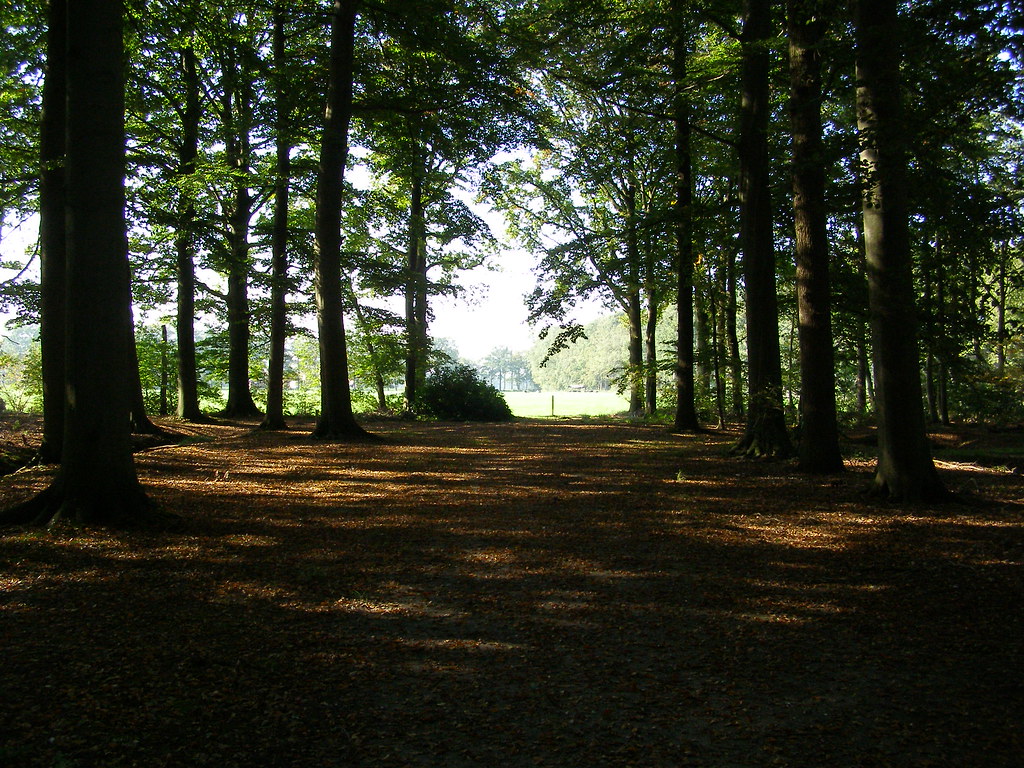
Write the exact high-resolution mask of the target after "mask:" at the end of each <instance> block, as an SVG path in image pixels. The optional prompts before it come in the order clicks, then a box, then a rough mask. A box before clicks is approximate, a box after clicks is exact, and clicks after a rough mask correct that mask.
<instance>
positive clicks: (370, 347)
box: [349, 281, 388, 413]
mask: <svg viewBox="0 0 1024 768" xmlns="http://www.w3.org/2000/svg"><path fill="white" fill-rule="evenodd" d="M349 293H350V296H351V301H352V309H353V311H354V312H355V315H356V323H358V324H359V328H360V330H361V331H362V333H363V336H364V338H365V339H366V352H367V354H368V355H369V356H370V363H371V365H372V366H373V383H374V387H375V388H376V390H377V409H378V410H379V411H380V412H381V413H385V412H386V411H387V410H388V398H387V393H386V392H385V391H384V374H383V373H381V370H382V367H383V366H382V361H381V358H380V352H379V350H378V349H377V346H376V345H375V344H374V343H373V342H372V341H371V340H370V339H371V335H372V333H373V328H372V327H371V326H370V323H369V322H368V320H367V318H366V314H365V313H364V312H363V308H362V307H361V306H359V298H358V297H357V296H356V290H355V286H354V285H352V283H351V281H349Z"/></svg>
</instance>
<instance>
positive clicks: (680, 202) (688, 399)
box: [672, 0, 700, 431]
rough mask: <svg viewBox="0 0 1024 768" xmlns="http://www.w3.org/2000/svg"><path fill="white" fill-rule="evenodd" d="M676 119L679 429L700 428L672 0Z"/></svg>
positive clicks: (688, 161)
mask: <svg viewBox="0 0 1024 768" xmlns="http://www.w3.org/2000/svg"><path fill="white" fill-rule="evenodd" d="M672 16H673V19H672V20H673V26H674V29H675V34H674V39H673V41H672V80H673V83H672V85H673V88H674V93H673V104H672V108H673V109H672V112H673V114H672V119H673V123H674V125H675V159H676V184H675V190H676V201H675V215H676V221H675V235H676V264H675V272H676V361H675V381H676V412H675V421H674V426H675V429H677V430H679V431H693V430H696V429H699V428H700V423H699V421H698V420H697V407H696V398H695V395H694V370H693V366H694V354H693V330H694V329H693V160H692V157H691V147H692V143H691V133H692V132H691V126H690V99H689V96H688V95H687V93H686V74H687V73H686V59H687V56H688V54H689V51H688V47H689V42H690V41H689V39H688V36H687V35H686V33H685V27H684V24H685V21H684V19H683V9H682V7H681V3H680V2H679V1H678V0H676V1H675V2H673V4H672Z"/></svg>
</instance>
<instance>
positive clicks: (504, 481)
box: [0, 416, 1024, 768]
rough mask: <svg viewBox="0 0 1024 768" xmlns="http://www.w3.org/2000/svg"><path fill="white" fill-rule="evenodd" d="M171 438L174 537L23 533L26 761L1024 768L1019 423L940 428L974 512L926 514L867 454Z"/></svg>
mask: <svg viewBox="0 0 1024 768" xmlns="http://www.w3.org/2000/svg"><path fill="white" fill-rule="evenodd" d="M4 418H5V422H4V423H5V424H7V425H8V434H7V435H6V438H5V440H6V442H7V443H8V445H9V446H11V445H13V446H15V447H16V446H17V445H18V444H19V441H20V442H21V443H24V444H29V443H31V442H32V440H34V439H37V436H35V435H29V436H26V437H25V438H24V439H23V440H22V439H21V437H20V436H21V434H22V433H23V431H24V430H25V429H26V425H25V424H24V423H20V424H17V425H14V426H16V427H17V429H16V430H14V431H13V432H12V429H13V427H12V425H13V424H14V423H13V422H12V418H13V417H11V416H7V417H4ZM166 424H167V426H168V427H170V428H171V429H174V430H177V431H178V432H179V433H181V434H182V435H186V434H187V435H189V436H188V437H186V438H185V439H180V442H179V444H176V445H167V446H158V447H150V448H146V449H143V450H141V451H140V452H139V453H138V454H137V456H136V462H137V467H138V471H139V475H140V477H141V479H142V481H143V483H144V485H145V487H146V488H147V489H148V491H149V493H150V495H151V497H152V498H153V499H154V500H155V501H156V503H157V504H158V505H159V507H160V508H161V509H163V510H165V511H167V512H171V513H173V514H175V515H177V516H178V517H179V524H178V525H177V526H175V527H174V528H172V529H170V530H163V531H156V530H138V531H132V532H112V531H107V530H98V529H87V530H67V529H57V530H50V531H35V530H25V529H6V530H2V531H0V765H2V766H4V767H5V768H18V767H20V766H46V767H47V768H51V767H56V766H63V767H64V768H81V767H86V766H88V767H90V768H92V767H96V768H99V767H101V766H102V767H103V768H106V767H108V766H147V767H152V766H176V767H183V768H189V767H191V766H218V767H226V766H337V767H348V766H353V767H367V768H369V767H370V766H395V767H397V766H426V767H431V768H432V767H434V766H438V767H445V768H449V767H451V768H458V767H461V766H466V767H468V766H483V767H487V768H490V767H492V766H493V767H498V766H502V767H504V766H585V767H587V768H591V767H593V768H599V767H601V766H609V767H611V766H616V767H618V766H641V767H644V768H653V767H656V766H666V767H670V766H671V767H672V768H675V767H677V766H704V767H706V768H726V767H729V768H735V767H745V766H751V767H754V766H757V767H760V766H830V767H836V766H838V767H847V766H864V767H867V766H890V765H892V766H901V768H905V767H906V766H1014V767H1019V766H1020V765H1021V764H1022V762H1024V714H1022V713H1024V609H1022V607H1024V578H1022V561H1024V481H1022V478H1021V477H1020V476H1019V475H1018V474H1015V473H1013V472H1012V471H1011V468H1012V467H1013V466H1016V458H1015V457H1018V458H1019V457H1021V451H1022V447H1024V433H1022V432H1021V431H1016V432H1005V433H999V434H996V433H991V432H986V431H984V430H981V429H977V428H967V427H962V428H956V429H948V430H945V431H943V432H938V433H935V434H934V435H933V440H934V443H935V445H936V456H937V458H938V462H937V463H938V465H939V467H940V470H941V474H942V477H943V479H944V480H945V482H946V483H947V484H948V486H949V487H950V488H952V489H953V490H955V491H956V492H957V495H956V497H955V498H954V500H952V501H950V502H948V503H946V504H943V505H941V506H934V507H933V506H929V507H915V508H910V509H904V508H899V507H897V506H893V505H890V504H885V503H879V502H877V501H876V500H873V499H872V498H870V497H868V496H866V495H865V492H864V491H865V488H866V487H867V485H868V483H869V480H870V477H871V465H872V461H871V460H870V450H871V449H870V448H868V447H865V446H862V445H859V444H856V443H855V444H850V445H847V446H846V447H847V448H848V449H850V452H851V455H857V454H858V452H859V453H860V455H861V458H859V459H858V458H854V459H851V460H850V461H849V462H848V467H847V472H846V473H844V474H843V475H842V476H838V477H828V478H813V477H805V476H801V475H799V474H798V473H797V472H796V471H795V469H794V467H793V465H792V464H791V463H788V462H764V461H743V460H738V459H733V458H728V457H726V455H725V454H726V449H727V447H728V445H729V444H730V443H731V442H733V441H734V440H735V439H736V438H737V436H738V434H737V433H736V432H735V431H731V430H722V431H711V432H708V433H706V434H702V435H698V436H689V435H672V434H669V433H668V432H667V431H666V430H665V429H664V428H662V427H655V426H644V425H636V424H630V423H627V422H623V421H613V420H597V419H581V420H575V421H570V420H562V421H553V420H543V421H541V420H537V421H530V420H522V421H518V422H514V423H511V424H502V425H494V424H486V425H469V424H428V423H410V422H400V421H382V422H375V423H372V424H370V425H369V427H370V428H371V430H372V431H374V432H375V433H376V434H378V435H379V436H380V440H379V441H378V442H369V443H358V444H329V443H318V442H314V441H312V440H311V439H309V437H308V427H309V425H308V424H307V425H298V426H296V428H294V429H292V430H290V431H288V432H286V433H275V434H270V433H264V432H258V431H253V429H252V427H253V426H254V425H253V424H239V423H215V424H210V425H206V426H185V425H182V424H176V423H174V422H166ZM51 474H52V469H46V468H37V469H30V470H22V471H20V472H17V473H15V474H12V475H9V476H8V477H6V478H4V479H3V481H2V482H0V504H3V505H8V504H10V503H12V502H15V501H17V500H20V499H22V498H25V497H26V496H27V495H29V494H31V493H33V492H34V491H36V490H38V489H40V488H41V487H43V486H44V485H45V483H46V482H47V480H48V478H49V477H50V476H51Z"/></svg>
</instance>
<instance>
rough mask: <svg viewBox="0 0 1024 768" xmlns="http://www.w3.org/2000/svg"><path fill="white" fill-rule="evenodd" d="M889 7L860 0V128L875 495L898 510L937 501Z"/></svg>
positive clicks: (894, 20)
mask: <svg viewBox="0 0 1024 768" xmlns="http://www.w3.org/2000/svg"><path fill="white" fill-rule="evenodd" d="M898 29H899V18H898V13H897V4H896V0H858V3H857V6H856V34H857V125H858V132H859V136H860V162H861V170H862V173H863V176H864V182H863V183H864V186H863V189H864V248H865V255H866V259H867V271H868V293H869V305H870V315H871V341H872V345H873V349H874V368H875V399H876V404H877V409H878V467H877V470H876V472H875V480H874V489H875V491H876V492H877V493H879V494H881V495H884V496H888V497H889V498H892V499H894V500H897V501H902V502H914V501H924V500H930V499H935V498H938V497H941V496H942V495H943V494H944V492H945V489H944V486H943V485H942V482H941V481H940V480H939V477H938V473H937V472H936V470H935V465H934V463H933V462H932V458H931V452H930V450H929V447H928V438H927V434H926V432H925V422H924V409H923V407H922V393H921V379H920V370H919V363H918V359H919V358H918V347H917V332H916V318H915V316H914V286H913V277H912V270H911V259H910V237H909V222H908V214H907V198H906V188H905V173H906V152H905V148H904V133H903V131H904V126H903V115H902V104H901V99H902V95H901V85H900V55H899V46H898V43H897V41H898V40H899V34H898Z"/></svg>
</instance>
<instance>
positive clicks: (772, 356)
mask: <svg viewBox="0 0 1024 768" xmlns="http://www.w3.org/2000/svg"><path fill="white" fill-rule="evenodd" d="M744 17H745V18H744V23H743V34H742V37H741V45H742V74H741V81H742V85H741V87H742V100H741V104H740V140H739V155H740V243H741V247H742V249H743V277H744V282H745V283H746V292H747V382H748V384H747V423H746V431H745V433H744V436H743V438H742V439H741V440H740V442H739V443H738V444H737V445H736V446H735V448H734V449H733V450H734V453H737V454H742V455H745V456H775V457H779V458H784V457H787V456H790V455H792V452H793V447H792V445H791V443H790V441H789V435H788V433H787V432H786V419H785V414H784V412H783V406H782V360H781V354H780V350H779V310H778V296H777V295H776V289H775V276H776V275H775V244H774V234H773V232H772V208H771V195H770V191H769V189H770V186H769V181H770V178H769V177H770V168H769V165H768V118H769V112H770V109H771V105H770V103H769V95H770V92H769V83H768V75H769V71H770V70H771V61H770V57H769V45H768V41H769V39H770V37H771V34H772V19H771V2H770V0H746V10H745V13H744Z"/></svg>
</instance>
